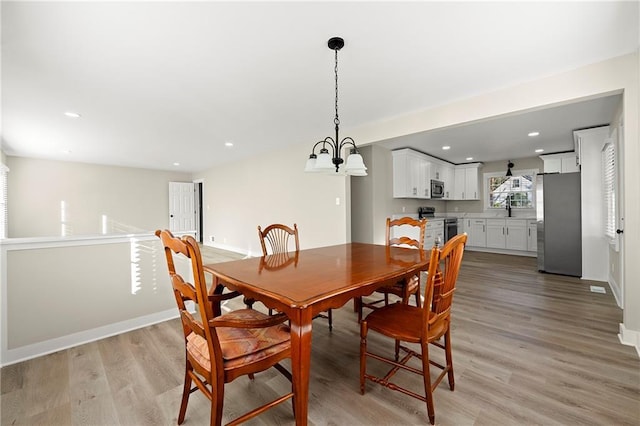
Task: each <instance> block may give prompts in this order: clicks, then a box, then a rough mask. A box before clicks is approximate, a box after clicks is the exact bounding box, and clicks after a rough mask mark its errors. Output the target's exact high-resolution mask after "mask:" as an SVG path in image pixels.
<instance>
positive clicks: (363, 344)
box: [360, 321, 367, 395]
mask: <svg viewBox="0 0 640 426" xmlns="http://www.w3.org/2000/svg"><path fill="white" fill-rule="evenodd" d="M366 354H367V322H366V321H362V322H361V323H360V394H361V395H364V375H365V373H366V371H367V355H366Z"/></svg>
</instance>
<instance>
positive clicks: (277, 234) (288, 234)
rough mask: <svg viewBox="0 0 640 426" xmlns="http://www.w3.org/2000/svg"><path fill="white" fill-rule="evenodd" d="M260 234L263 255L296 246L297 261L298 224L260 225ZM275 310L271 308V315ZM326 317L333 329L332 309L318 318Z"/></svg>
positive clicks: (286, 251) (298, 244) (289, 249)
mask: <svg viewBox="0 0 640 426" xmlns="http://www.w3.org/2000/svg"><path fill="white" fill-rule="evenodd" d="M258 236H259V238H260V245H261V247H262V256H269V255H278V254H284V253H289V252H293V251H294V250H292V248H294V247H295V253H296V255H295V258H296V261H297V258H298V252H299V251H300V240H299V238H298V225H297V224H295V223H294V224H293V228H290V227H288V226H287V225H282V224H280V223H274V224H272V225H269V226H267V227H266V228H264V231H263V230H262V227H260V225H258ZM272 312H273V310H272V309H269V315H271V313H272ZM318 317H321V318H326V319H327V321H328V322H329V330H333V314H332V312H331V309H329V310H328V311H327V313H326V314H324V313H319V314H318V315H316V318H318Z"/></svg>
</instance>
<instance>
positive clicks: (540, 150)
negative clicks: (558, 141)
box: [536, 148, 544, 153]
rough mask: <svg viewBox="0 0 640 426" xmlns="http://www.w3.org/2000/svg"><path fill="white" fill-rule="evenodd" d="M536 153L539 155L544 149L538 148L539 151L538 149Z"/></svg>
mask: <svg viewBox="0 0 640 426" xmlns="http://www.w3.org/2000/svg"><path fill="white" fill-rule="evenodd" d="M536 152H537V153H540V152H544V149H542V148H538V149H536Z"/></svg>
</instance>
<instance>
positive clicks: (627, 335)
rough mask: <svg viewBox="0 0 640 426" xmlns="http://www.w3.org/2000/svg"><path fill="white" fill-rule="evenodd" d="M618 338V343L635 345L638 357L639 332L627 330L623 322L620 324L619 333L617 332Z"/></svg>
mask: <svg viewBox="0 0 640 426" xmlns="http://www.w3.org/2000/svg"><path fill="white" fill-rule="evenodd" d="M618 338H619V339H620V343H622V344H623V345H627V346H633V347H635V348H636V352H637V353H638V357H640V332H638V331H635V330H629V329H628V328H626V327H625V326H624V324H620V333H619V334H618Z"/></svg>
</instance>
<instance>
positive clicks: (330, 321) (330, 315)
mask: <svg viewBox="0 0 640 426" xmlns="http://www.w3.org/2000/svg"><path fill="white" fill-rule="evenodd" d="M327 316H328V317H329V331H332V330H333V314H332V313H331V309H329V311H327Z"/></svg>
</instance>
